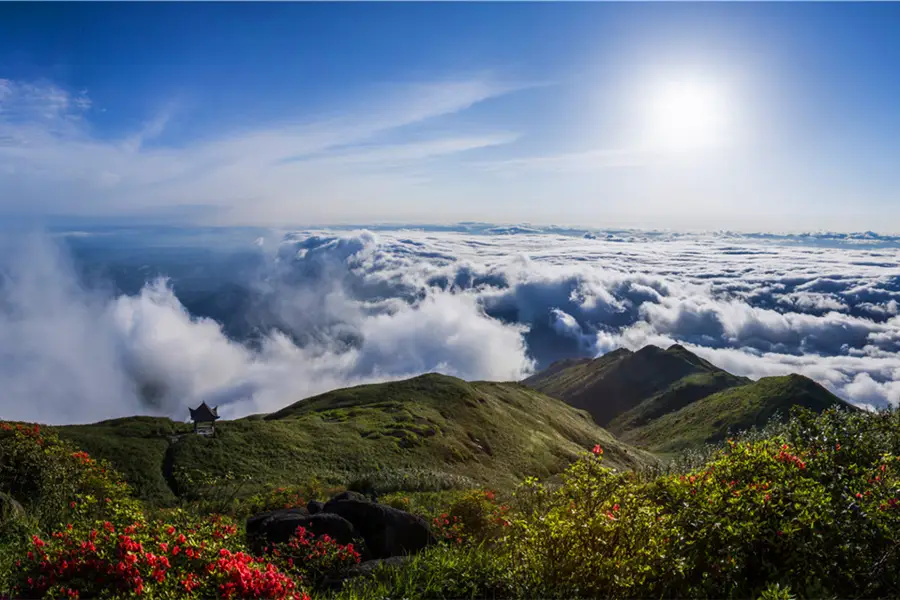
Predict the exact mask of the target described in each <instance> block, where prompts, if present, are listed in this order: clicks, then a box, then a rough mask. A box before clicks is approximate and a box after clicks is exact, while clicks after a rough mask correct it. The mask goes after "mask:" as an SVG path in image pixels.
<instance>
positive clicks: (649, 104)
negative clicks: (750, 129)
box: [641, 79, 733, 152]
mask: <svg viewBox="0 0 900 600" xmlns="http://www.w3.org/2000/svg"><path fill="white" fill-rule="evenodd" d="M732 109H733V107H732V106H731V102H729V99H728V98H727V94H726V92H725V90H724V89H723V88H722V87H721V86H718V85H716V84H714V83H713V82H708V81H701V80H694V79H678V80H672V81H667V82H662V83H657V84H656V85H655V86H652V87H650V88H649V89H647V90H646V91H645V92H644V102H643V110H642V111H641V112H642V115H641V120H642V127H641V137H642V139H643V142H644V144H645V146H647V147H649V148H652V149H657V150H665V151H673V152H683V151H695V150H705V149H715V148H718V147H721V146H723V145H725V144H727V143H729V142H730V141H732V140H731V137H732V135H733V132H732V131H731V128H732V127H731V126H732Z"/></svg>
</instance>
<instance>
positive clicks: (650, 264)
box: [0, 225, 900, 423]
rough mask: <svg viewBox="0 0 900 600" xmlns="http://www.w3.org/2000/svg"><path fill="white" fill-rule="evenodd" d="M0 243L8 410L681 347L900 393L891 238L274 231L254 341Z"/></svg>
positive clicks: (252, 294) (253, 281) (132, 409)
mask: <svg viewBox="0 0 900 600" xmlns="http://www.w3.org/2000/svg"><path fill="white" fill-rule="evenodd" d="M0 250H2V251H3V252H2V259H0V393H2V398H3V400H2V415H0V417H2V418H5V419H21V420H38V421H42V422H46V423H70V422H90V421H96V420H99V419H103V418H110V417H118V416H126V415H131V414H159V415H169V416H171V417H173V418H176V419H178V420H182V419H184V418H185V417H186V413H187V410H186V407H187V406H189V405H196V404H197V403H198V402H200V401H201V400H205V401H206V402H208V403H210V404H218V405H219V406H220V413H221V414H223V415H225V416H227V417H237V416H243V415H247V414H252V413H257V412H265V411H271V410H275V409H277V408H280V407H282V406H285V405H287V404H289V403H291V402H295V401H297V400H300V399H302V398H304V397H307V396H310V395H312V394H316V393H319V392H323V391H326V390H329V389H333V388H336V387H341V386H346V385H352V384H357V383H363V382H371V381H382V380H387V379H396V378H402V377H408V376H412V375H416V374H419V373H423V372H430V371H438V372H442V373H447V374H450V375H455V376H459V377H463V378H466V379H491V380H516V379H521V378H523V377H525V376H527V375H529V374H530V373H532V372H533V371H534V370H535V369H538V368H542V367H545V366H547V365H548V364H550V363H551V362H552V361H554V360H557V359H560V358H564V357H569V356H595V355H600V354H603V353H605V352H608V351H610V350H612V349H615V348H618V347H627V348H631V349H637V348H640V347H642V346H643V345H645V344H657V345H660V346H664V347H665V346H668V345H670V344H672V343H675V342H678V343H681V344H683V345H685V346H687V347H688V348H690V349H691V350H693V351H694V352H696V353H697V354H699V355H701V356H703V357H705V358H707V359H708V360H710V361H712V362H713V363H714V364H716V365H718V366H720V367H722V368H724V369H727V370H728V371H731V372H733V373H736V374H740V375H746V376H749V377H753V378H758V377H763V376H767V375H779V374H786V373H791V372H798V373H802V374H804V375H807V376H809V377H811V378H813V379H815V380H816V381H818V382H820V383H822V384H823V385H825V386H826V387H828V388H829V389H831V390H832V391H834V392H835V393H837V394H838V395H840V396H841V397H843V398H845V399H847V400H849V401H851V402H854V403H856V404H859V405H865V406H869V407H880V406H886V405H895V406H896V405H897V404H898V403H900V382H898V381H900V355H898V354H897V350H898V348H900V316H898V300H900V260H898V259H900V240H898V239H896V238H890V237H879V236H877V235H874V234H860V235H844V234H832V235H829V234H820V235H800V236H778V235H742V234H734V233H715V234H675V233H660V232H623V231H615V232H613V231H597V232H591V233H584V232H575V231H571V230H560V229H548V230H537V229H531V228H526V227H511V228H495V227H489V226H475V225H468V226H461V227H456V228H429V229H404V230H377V229H374V230H373V228H370V229H369V230H356V231H351V230H341V231H338V230H328V231H302V232H277V233H276V232H272V233H271V235H267V236H264V237H261V238H260V239H258V240H256V242H252V243H251V242H248V244H247V251H248V252H255V253H258V254H259V261H258V264H259V267H258V268H256V269H255V270H254V273H253V274H252V276H250V277H247V278H246V281H244V282H243V286H244V289H245V290H246V302H244V304H242V306H243V307H244V308H243V309H242V310H244V311H245V312H247V313H248V314H245V315H240V317H241V318H242V319H243V320H245V321H246V322H250V323H253V327H254V331H255V335H254V336H252V339H251V338H247V339H235V338H234V337H230V336H229V335H227V334H226V333H225V331H227V324H226V323H220V322H218V321H216V320H213V319H210V318H207V317H203V316H202V315H196V314H191V313H190V312H189V311H188V309H187V308H185V305H184V304H183V303H182V301H181V300H180V299H179V297H178V296H177V295H176V292H175V289H174V288H173V285H172V284H171V283H170V282H169V281H167V280H166V279H164V278H157V279H152V280H150V281H147V282H146V284H145V286H144V287H143V289H142V290H141V291H140V292H139V293H137V294H132V295H127V294H121V293H116V292H115V291H113V288H112V287H111V286H109V285H104V284H103V282H97V281H91V282H90V283H88V282H86V281H85V280H84V279H83V278H81V277H79V276H78V275H77V274H76V273H78V270H77V269H76V268H75V265H74V264H73V260H72V258H71V257H70V256H69V254H68V253H67V252H66V250H65V249H64V246H63V245H60V244H58V243H54V242H52V241H49V240H48V239H47V238H46V237H39V236H31V237H29V238H28V239H27V240H23V239H21V238H17V239H16V240H15V241H13V240H7V241H6V244H5V247H4V248H0Z"/></svg>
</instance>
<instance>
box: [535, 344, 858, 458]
mask: <svg viewBox="0 0 900 600" xmlns="http://www.w3.org/2000/svg"><path fill="white" fill-rule="evenodd" d="M523 383H524V384H526V385H528V386H530V387H533V388H534V389H537V390H539V391H541V392H543V393H546V394H549V395H553V396H556V397H558V398H561V399H563V400H565V401H566V402H568V403H569V404H571V405H573V406H576V407H578V408H582V409H584V410H587V411H588V412H589V413H591V415H593V417H594V419H595V420H596V421H597V422H598V423H599V424H600V425H602V426H603V427H604V428H606V429H607V430H609V431H610V432H611V433H612V434H614V435H615V436H617V437H618V438H619V439H621V440H623V441H625V442H628V443H630V444H634V445H636V446H639V447H642V448H646V449H648V450H651V451H653V452H661V453H667V452H671V451H674V450H680V449H683V448H688V447H692V446H696V445H699V444H703V443H706V442H712V441H718V440H721V439H722V438H723V437H725V436H726V435H727V434H728V432H729V431H732V432H734V431H739V430H742V429H748V428H750V427H753V426H762V425H764V424H765V423H766V422H767V421H768V420H769V419H770V418H771V417H772V415H774V414H775V413H780V414H783V415H785V416H787V413H789V412H790V409H791V407H793V406H804V407H806V408H809V409H811V410H813V411H814V412H821V411H823V410H825V409H826V408H829V407H831V406H843V407H849V405H848V404H846V403H845V402H843V401H842V400H840V399H839V398H838V397H836V396H834V395H833V394H831V393H830V392H829V391H828V390H826V389H825V388H823V387H822V386H820V385H818V384H817V383H815V382H814V381H812V380H810V379H808V378H806V377H802V376H800V375H790V376H787V377H768V378H764V379H761V380H760V381H757V382H753V381H751V380H750V379H747V378H746V377H738V376H736V375H732V374H731V373H728V372H727V371H723V370H722V369H719V368H718V367H716V366H715V365H713V364H712V363H710V362H708V361H706V360H704V359H702V358H700V357H698V356H696V355H695V354H692V353H691V352H690V351H688V350H687V349H685V348H684V347H682V346H679V345H674V346H671V347H670V348H669V349H668V350H662V349H661V348H657V347H656V346H646V347H644V348H642V349H641V350H639V351H637V352H631V351H629V350H625V349H620V350H616V351H614V352H610V353H609V354H606V355H604V356H601V357H600V358H597V359H594V360H590V359H581V360H569V361H560V362H558V363H555V364H554V365H551V367H550V368H548V369H547V370H546V371H543V372H541V373H538V374H536V375H534V376H533V377H530V378H529V379H526V380H525V381H524V382H523Z"/></svg>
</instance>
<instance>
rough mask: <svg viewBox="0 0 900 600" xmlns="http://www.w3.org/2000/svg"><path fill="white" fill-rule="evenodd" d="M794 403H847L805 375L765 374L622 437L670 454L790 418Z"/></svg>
mask: <svg viewBox="0 0 900 600" xmlns="http://www.w3.org/2000/svg"><path fill="white" fill-rule="evenodd" d="M794 406H802V407H804V408H808V409H810V410H812V411H813V412H817V413H819V412H822V411H824V410H826V409H828V408H831V407H841V408H844V409H846V410H854V409H853V408H852V407H851V406H850V405H849V404H847V403H845V402H844V401H843V400H841V399H840V398H838V397H837V396H835V395H834V394H832V393H831V392H829V391H828V390H826V389H825V388H824V387H822V386H821V385H819V384H818V383H815V382H814V381H812V380H810V379H808V378H806V377H803V376H801V375H786V376H784V377H764V378H762V379H760V380H759V381H756V382H753V383H748V384H746V385H742V386H738V387H733V388H730V389H726V390H724V391H721V392H718V393H715V394H712V395H709V396H707V397H705V398H701V399H699V400H697V401H695V402H693V403H691V404H688V405H687V406H685V407H683V408H681V409H680V410H677V411H675V412H671V413H668V414H665V415H662V416H660V417H659V418H657V419H655V420H654V421H652V422H650V423H648V424H646V425H645V426H643V427H639V428H635V429H632V430H630V431H628V432H625V433H624V434H623V435H622V439H623V440H625V441H628V442H630V443H633V444H637V445H639V446H642V447H645V448H651V449H653V450H654V451H656V452H672V451H676V450H681V449H684V448H688V447H692V446H698V445H700V444H704V443H707V442H717V441H721V440H723V439H725V437H726V436H727V435H728V433H729V432H736V431H740V430H745V429H750V428H751V427H762V426H764V425H765V424H766V423H768V422H769V421H770V420H771V419H772V417H773V416H775V414H776V413H780V414H782V415H784V416H787V415H788V414H789V412H790V410H791V408H792V407H794Z"/></svg>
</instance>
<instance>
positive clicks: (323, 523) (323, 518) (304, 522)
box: [247, 509, 361, 553]
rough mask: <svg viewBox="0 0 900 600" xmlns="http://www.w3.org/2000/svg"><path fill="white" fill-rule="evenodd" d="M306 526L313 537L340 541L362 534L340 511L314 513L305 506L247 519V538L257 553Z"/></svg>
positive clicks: (346, 541)
mask: <svg viewBox="0 0 900 600" xmlns="http://www.w3.org/2000/svg"><path fill="white" fill-rule="evenodd" d="M298 527H304V528H305V529H306V530H307V531H309V532H310V533H311V534H312V535H313V536H315V537H320V536H323V535H327V536H329V537H331V539H333V540H334V541H335V542H337V543H339V544H349V543H351V542H356V543H358V542H359V538H360V537H361V536H360V535H359V534H358V533H357V531H356V530H355V529H354V527H353V525H352V524H351V523H350V522H349V521H347V520H346V519H344V518H343V517H341V516H340V515H336V514H327V513H318V514H314V515H310V514H308V513H306V510H305V509H303V511H302V512H300V511H299V510H297V509H285V510H275V511H271V512H269V513H264V514H263V515H256V516H254V517H251V518H250V519H248V520H247V540H248V542H249V543H250V546H251V548H252V549H253V551H254V552H256V553H259V552H262V550H263V548H265V547H266V546H268V545H271V544H281V543H284V542H287V541H288V540H290V539H291V537H293V535H294V533H296V531H297V528H298Z"/></svg>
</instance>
